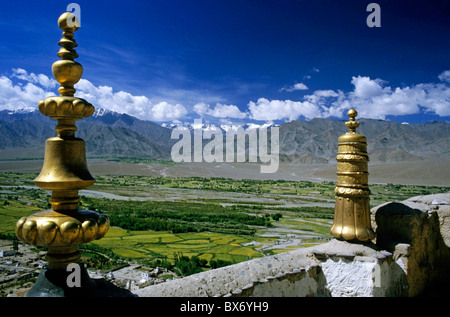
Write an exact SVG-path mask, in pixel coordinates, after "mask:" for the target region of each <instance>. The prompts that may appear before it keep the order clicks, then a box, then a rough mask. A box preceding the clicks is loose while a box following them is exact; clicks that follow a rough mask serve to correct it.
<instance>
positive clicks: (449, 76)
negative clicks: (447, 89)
mask: <svg viewBox="0 0 450 317" xmlns="http://www.w3.org/2000/svg"><path fill="white" fill-rule="evenodd" d="M438 78H439V80H440V81H443V82H447V83H450V70H446V71H444V72H442V73H441V74H439V76H438Z"/></svg>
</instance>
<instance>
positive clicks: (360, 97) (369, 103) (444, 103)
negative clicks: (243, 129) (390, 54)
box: [248, 71, 450, 121]
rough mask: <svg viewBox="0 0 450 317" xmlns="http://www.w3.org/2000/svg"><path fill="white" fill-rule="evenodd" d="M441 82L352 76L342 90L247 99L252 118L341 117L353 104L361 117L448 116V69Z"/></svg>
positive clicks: (449, 72)
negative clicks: (398, 82)
mask: <svg viewBox="0 0 450 317" xmlns="http://www.w3.org/2000/svg"><path fill="white" fill-rule="evenodd" d="M438 78H439V79H440V80H441V83H422V84H417V85H412V86H407V87H391V86H386V83H387V82H386V81H384V80H382V79H379V78H376V79H371V78H370V77H368V76H354V77H352V80H351V83H352V85H353V87H354V88H353V90H352V91H350V92H348V93H344V92H343V91H340V90H338V91H334V90H316V91H314V92H313V93H312V94H309V95H305V96H304V97H303V99H302V100H299V101H291V100H268V99H265V98H260V99H258V101H257V102H253V101H252V102H250V103H249V104H248V107H249V111H250V113H249V117H250V118H252V119H255V120H288V121H291V120H296V119H301V118H306V119H312V118H328V117H343V116H344V115H345V113H346V111H347V110H348V109H349V108H351V107H353V108H355V109H357V111H358V113H359V116H360V117H365V118H373V119H386V116H388V115H410V114H420V113H424V112H425V113H433V114H437V115H439V116H449V115H450V86H449V85H448V83H449V82H450V71H444V72H442V73H441V74H440V75H439V76H438Z"/></svg>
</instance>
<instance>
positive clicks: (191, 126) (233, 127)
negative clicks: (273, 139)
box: [161, 122, 277, 133]
mask: <svg viewBox="0 0 450 317" xmlns="http://www.w3.org/2000/svg"><path fill="white" fill-rule="evenodd" d="M161 126H162V127H165V128H168V129H171V130H173V129H187V130H190V131H193V130H195V129H201V130H202V131H214V130H217V129H220V131H221V132H222V133H227V132H234V133H237V132H244V131H248V130H252V129H269V128H271V127H274V126H277V125H275V124H273V123H264V124H257V123H243V124H219V125H216V124H213V123H201V122H200V123H196V122H194V123H191V122H180V123H163V124H161Z"/></svg>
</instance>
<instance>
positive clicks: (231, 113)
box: [193, 102, 247, 119]
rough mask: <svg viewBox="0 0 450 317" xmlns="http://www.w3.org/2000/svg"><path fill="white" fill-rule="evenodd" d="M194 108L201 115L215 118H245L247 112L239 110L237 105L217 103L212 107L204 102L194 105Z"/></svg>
mask: <svg viewBox="0 0 450 317" xmlns="http://www.w3.org/2000/svg"><path fill="white" fill-rule="evenodd" d="M193 110H194V111H195V112H196V113H197V114H199V115H200V116H205V115H208V116H212V117H215V118H234V119H244V118H245V117H246V116H247V114H246V113H244V112H242V111H241V110H239V108H238V107H237V106H235V105H224V104H221V103H217V104H216V106H215V107H214V108H213V109H212V108H211V106H210V105H209V104H205V103H203V102H200V103H197V104H195V105H194V107H193Z"/></svg>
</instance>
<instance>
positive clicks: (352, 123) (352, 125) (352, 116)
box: [345, 108, 359, 132]
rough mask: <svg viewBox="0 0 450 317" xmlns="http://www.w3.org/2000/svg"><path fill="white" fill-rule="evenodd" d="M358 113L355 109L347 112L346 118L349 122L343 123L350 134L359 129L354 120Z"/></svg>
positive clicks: (357, 123)
mask: <svg viewBox="0 0 450 317" xmlns="http://www.w3.org/2000/svg"><path fill="white" fill-rule="evenodd" d="M357 115H358V112H357V111H356V110H355V109H353V108H352V109H350V110H349V111H348V112H347V116H348V117H349V118H350V121H347V122H346V123H345V126H346V127H347V128H349V129H350V131H351V132H355V131H356V128H357V127H359V122H358V121H356V120H355V118H356V116H357Z"/></svg>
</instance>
